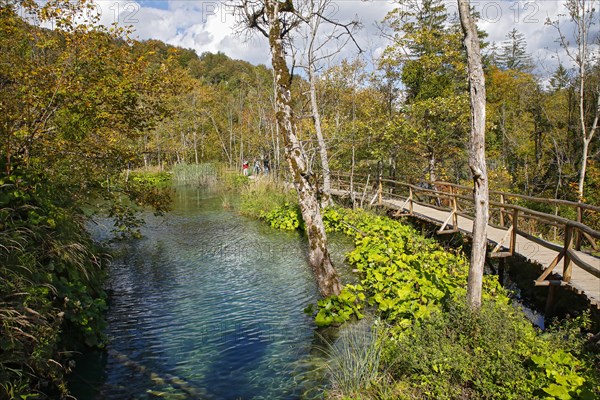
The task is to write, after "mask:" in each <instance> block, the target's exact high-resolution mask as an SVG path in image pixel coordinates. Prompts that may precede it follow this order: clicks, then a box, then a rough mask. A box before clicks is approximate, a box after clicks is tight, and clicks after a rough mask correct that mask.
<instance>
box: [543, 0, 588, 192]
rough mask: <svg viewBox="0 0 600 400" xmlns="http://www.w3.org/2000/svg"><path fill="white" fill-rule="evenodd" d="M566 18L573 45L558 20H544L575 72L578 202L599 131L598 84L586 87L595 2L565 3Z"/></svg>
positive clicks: (570, 0) (583, 0)
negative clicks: (590, 153)
mask: <svg viewBox="0 0 600 400" xmlns="http://www.w3.org/2000/svg"><path fill="white" fill-rule="evenodd" d="M564 5H565V8H566V9H567V12H568V16H569V18H570V20H571V22H572V23H573V24H574V25H575V29H574V32H573V36H574V40H575V43H574V44H575V46H572V45H571V43H570V42H569V39H568V38H567V36H566V35H565V33H564V32H563V28H562V26H561V24H560V20H559V19H557V20H555V21H547V23H548V24H550V25H552V26H554V27H555V28H556V29H557V31H558V34H559V43H560V44H561V46H562V47H563V49H564V50H565V52H566V53H567V56H568V57H569V58H570V59H571V61H572V62H573V63H574V64H575V66H576V68H577V73H578V77H577V79H578V86H579V91H578V100H579V125H580V126H579V129H580V132H581V140H582V149H581V164H580V169H579V183H578V185H577V192H578V195H579V199H580V200H581V199H583V198H584V185H585V174H586V170H587V163H588V157H589V152H590V143H591V142H592V139H593V138H594V135H595V134H596V131H597V129H598V120H599V118H600V85H597V84H596V85H594V86H593V87H592V88H591V93H588V90H590V88H589V87H587V84H588V72H589V70H590V68H591V67H592V65H593V63H594V62H598V59H597V57H598V56H599V54H594V52H596V53H597V52H598V49H597V48H594V46H593V43H592V41H593V40H594V39H595V37H594V36H595V34H596V33H597V29H596V30H594V29H593V27H594V26H595V25H596V24H597V23H598V9H597V8H598V1H597V0H567V1H566V2H565V4H564Z"/></svg>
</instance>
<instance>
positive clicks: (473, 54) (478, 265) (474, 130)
mask: <svg viewBox="0 0 600 400" xmlns="http://www.w3.org/2000/svg"><path fill="white" fill-rule="evenodd" d="M458 9H459V14H460V22H461V26H462V29H463V32H464V35H465V38H464V44H465V47H466V50H467V65H468V71H469V91H470V100H471V135H470V138H469V168H470V169H471V173H472V174H473V192H474V193H473V195H474V200H475V219H474V221H473V248H472V250H471V265H470V267H469V278H468V284H467V304H468V305H469V307H470V308H471V309H475V310H477V309H479V308H480V306H481V290H482V282H483V267H484V263H485V256H486V252H487V224H488V219H489V191H488V177H487V166H486V161H485V101H486V95H485V76H484V74H483V66H482V63H481V51H480V48H479V37H478V35H477V26H476V25H475V21H474V18H473V15H472V14H471V7H470V4H469V0H458Z"/></svg>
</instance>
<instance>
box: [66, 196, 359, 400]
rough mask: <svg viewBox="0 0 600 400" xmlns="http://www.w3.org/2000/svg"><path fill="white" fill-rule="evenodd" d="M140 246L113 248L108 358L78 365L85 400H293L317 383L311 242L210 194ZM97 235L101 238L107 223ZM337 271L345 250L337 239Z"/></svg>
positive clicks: (182, 201) (177, 212)
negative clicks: (309, 310) (309, 311)
mask: <svg viewBox="0 0 600 400" xmlns="http://www.w3.org/2000/svg"><path fill="white" fill-rule="evenodd" d="M145 219H146V222H147V224H146V226H145V227H144V228H143V231H142V233H143V234H144V238H143V239H141V240H137V241H123V242H118V243H115V244H114V250H115V254H117V256H116V257H115V260H114V262H113V264H112V266H111V270H110V280H109V284H108V289H109V291H110V293H111V298H110V304H109V312H108V317H107V319H108V329H107V331H106V334H107V336H108V337H109V340H110V342H109V344H108V346H107V350H106V351H105V352H91V353H89V354H85V355H84V356H82V357H81V358H80V359H79V360H78V365H77V368H76V369H75V372H74V374H73V379H72V381H73V382H72V389H73V392H74V394H75V395H76V396H77V398H79V399H81V400H84V399H153V398H169V399H192V398H202V399H296V398H300V397H301V396H302V394H303V393H305V392H306V391H307V390H309V388H310V387H311V385H312V387H314V386H315V385H317V380H318V379H316V378H315V379H316V380H314V381H312V382H311V379H313V377H312V376H311V374H310V373H308V372H310V371H309V370H310V369H311V368H314V365H315V363H314V362H313V359H314V358H315V357H317V358H318V357H320V356H322V353H321V352H319V351H314V347H315V343H318V342H319V340H318V339H317V340H316V339H315V327H314V324H313V321H312V318H310V317H308V316H306V315H305V314H304V313H303V309H304V307H306V305H308V304H309V303H314V302H316V300H317V299H318V292H317V289H316V285H315V283H314V280H313V276H312V273H311V270H310V267H309V266H308V265H307V263H306V256H305V251H306V245H307V244H306V240H305V238H303V237H302V235H301V234H299V233H298V232H281V231H276V230H273V229H271V228H270V227H268V226H266V225H265V224H263V223H261V222H259V221H254V220H250V219H247V218H244V217H241V216H239V215H237V214H236V213H234V212H228V211H224V210H223V209H222V206H221V199H220V198H219V196H218V195H216V194H214V193H207V192H202V191H198V190H187V189H183V190H182V189H178V190H177V193H176V195H175V206H174V210H173V211H172V212H170V213H169V214H168V215H166V216H165V217H164V218H156V217H154V216H153V215H152V214H150V213H148V215H146V216H145ZM98 222H99V225H98V226H96V227H94V230H95V231H94V234H95V235H96V237H99V238H106V237H108V230H109V229H108V228H106V227H107V226H109V223H110V221H108V220H100V221H98ZM332 244H333V246H332V248H333V256H334V261H336V262H337V265H341V260H342V259H343V253H344V252H345V251H348V250H349V249H350V247H351V243H350V242H349V241H347V240H346V241H345V239H344V238H341V237H338V238H333V239H332Z"/></svg>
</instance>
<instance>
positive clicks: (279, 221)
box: [260, 203, 302, 231]
mask: <svg viewBox="0 0 600 400" xmlns="http://www.w3.org/2000/svg"><path fill="white" fill-rule="evenodd" d="M260 218H261V219H263V220H265V221H267V223H268V224H269V225H271V228H275V229H280V230H284V231H293V230H296V229H298V228H299V227H300V226H301V222H302V216H301V215H300V209H299V207H298V205H292V204H290V203H285V204H284V205H283V206H281V207H277V208H274V209H272V210H271V211H268V212H261V213H260Z"/></svg>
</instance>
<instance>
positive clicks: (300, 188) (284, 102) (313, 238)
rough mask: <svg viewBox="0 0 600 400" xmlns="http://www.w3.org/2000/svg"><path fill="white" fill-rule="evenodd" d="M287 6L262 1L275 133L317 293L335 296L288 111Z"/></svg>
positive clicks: (321, 229) (313, 199)
mask: <svg viewBox="0 0 600 400" xmlns="http://www.w3.org/2000/svg"><path fill="white" fill-rule="evenodd" d="M290 6H291V2H286V3H280V2H279V1H278V0H265V12H266V17H267V19H268V23H269V25H268V35H269V45H270V48H271V53H272V65H273V72H274V75H275V105H276V120H277V126H278V128H279V132H281V134H282V135H283V138H284V143H285V156H286V159H287V161H288V164H289V167H290V172H291V174H292V176H293V179H294V186H295V188H296V191H297V192H298V198H299V202H300V209H301V212H302V218H303V220H304V224H305V226H306V235H307V236H308V244H309V254H308V259H309V263H310V266H311V268H312V270H313V273H314V275H315V279H316V281H317V284H318V286H319V291H320V293H321V294H322V295H323V296H330V295H333V294H335V295H337V294H339V293H340V291H341V288H342V286H341V283H340V279H339V276H338V274H337V272H336V271H335V269H334V267H333V264H332V263H331V259H330V256H329V251H328V250H327V235H326V234H325V227H324V225H323V219H322V217H321V212H320V206H319V203H318V201H317V196H316V190H315V187H314V186H313V185H312V183H311V182H310V180H309V179H310V172H309V170H308V164H307V162H306V156H305V154H304V151H303V150H302V147H301V145H300V142H299V140H298V138H297V136H296V122H295V118H294V114H293V111H292V96H291V76H290V72H289V69H288V67H287V63H286V59H285V51H284V47H283V38H282V25H281V24H282V22H281V19H280V12H282V11H284V10H282V9H281V8H280V7H290Z"/></svg>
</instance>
